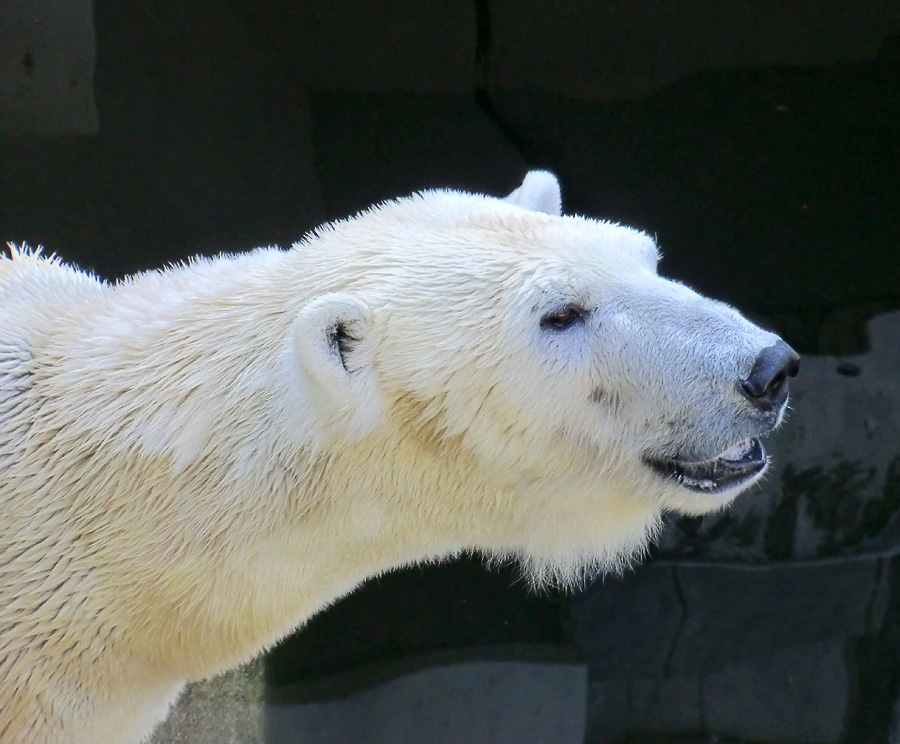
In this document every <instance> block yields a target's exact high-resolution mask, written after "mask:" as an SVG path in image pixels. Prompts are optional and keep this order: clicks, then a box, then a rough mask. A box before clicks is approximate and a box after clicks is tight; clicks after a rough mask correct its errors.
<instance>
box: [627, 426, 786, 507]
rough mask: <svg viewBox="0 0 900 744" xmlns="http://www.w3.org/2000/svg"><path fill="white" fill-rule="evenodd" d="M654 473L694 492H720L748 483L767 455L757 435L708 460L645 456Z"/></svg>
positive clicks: (762, 466) (766, 459) (767, 460)
mask: <svg viewBox="0 0 900 744" xmlns="http://www.w3.org/2000/svg"><path fill="white" fill-rule="evenodd" d="M644 462H645V463H646V464H647V465H648V466H649V467H650V468H651V469H652V470H653V471H655V472H656V473H657V474H658V475H660V476H662V477H663V478H665V479H666V480H669V481H674V482H675V483H677V484H678V485H679V486H681V487H682V488H684V489H686V490H688V491H693V492H695V493H704V494H720V493H726V492H728V491H734V490H735V489H739V488H742V487H744V486H746V485H749V483H750V482H751V481H753V480H754V479H755V478H757V477H758V476H759V475H761V474H762V472H763V471H764V470H765V469H766V467H767V465H768V464H769V458H768V455H767V454H766V451H765V449H764V448H763V446H762V444H761V443H760V441H759V439H756V438H755V437H753V438H751V439H745V440H743V441H741V442H738V443H737V444H735V445H733V446H732V447H729V448H728V449H726V450H723V451H722V452H720V453H719V454H718V455H716V456H715V457H713V458H712V459H710V460H700V461H692V460H681V459H679V458H677V457H674V458H661V457H650V456H648V457H645V458H644Z"/></svg>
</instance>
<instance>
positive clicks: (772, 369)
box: [741, 339, 800, 411]
mask: <svg viewBox="0 0 900 744" xmlns="http://www.w3.org/2000/svg"><path fill="white" fill-rule="evenodd" d="M799 371H800V355H799V354H798V353H797V352H796V351H794V350H793V349H792V348H791V347H790V346H788V345H787V344H786V343H785V342H784V341H782V340H781V339H779V340H778V341H777V342H775V344H774V345H772V346H767V347H766V348H765V349H763V350H762V351H761V352H759V356H758V357H756V361H755V362H754V363H753V369H751V370H750V376H749V377H748V378H747V379H746V380H742V381H741V390H742V391H743V393H744V395H746V396H747V399H748V400H749V401H750V402H751V403H753V405H755V406H756V407H757V408H759V409H760V410H761V411H773V410H775V409H777V408H780V407H781V406H782V405H784V402H785V400H787V394H788V378H789V377H796V376H797V372H799Z"/></svg>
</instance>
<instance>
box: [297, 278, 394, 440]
mask: <svg viewBox="0 0 900 744" xmlns="http://www.w3.org/2000/svg"><path fill="white" fill-rule="evenodd" d="M371 320H372V314H371V311H370V310H369V307H368V306H367V305H366V304H365V303H364V302H362V301H361V300H359V299H358V298H356V297H353V296H352V295H349V294H345V293H337V292H330V293H328V294H325V295H321V296H319V297H317V298H315V299H314V300H312V301H310V302H309V303H308V304H307V305H305V306H304V307H303V308H302V309H301V310H300V313H299V314H298V315H297V319H296V321H295V322H294V326H293V328H292V329H291V350H292V352H293V356H294V359H295V362H296V364H297V366H298V367H299V370H298V371H299V373H300V379H299V380H298V387H299V390H300V393H301V398H302V399H303V400H304V402H305V403H306V406H305V407H306V408H308V409H310V410H309V411H308V413H310V414H312V415H313V416H315V417H316V419H317V420H316V421H314V422H310V423H313V424H314V426H315V428H317V429H319V430H321V427H324V428H325V429H328V430H331V433H332V434H338V435H340V436H343V437H344V438H346V439H358V438H360V437H363V436H365V435H366V434H368V433H369V432H370V431H371V430H372V429H373V428H375V426H376V425H377V424H378V421H379V420H380V418H381V410H382V406H381V391H380V388H379V385H378V379H377V375H376V374H375V369H374V364H373V362H374V357H375V350H374V346H373V343H372V341H373V339H372V338H371V334H370V333H369V331H370V328H371Z"/></svg>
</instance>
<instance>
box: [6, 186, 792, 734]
mask: <svg viewBox="0 0 900 744" xmlns="http://www.w3.org/2000/svg"><path fill="white" fill-rule="evenodd" d="M10 253H11V256H10V257H8V258H3V259H2V260H0V471H2V479H0V574H2V580H0V679H2V680H3V684H2V685H0V742H2V744H26V742H27V744H87V743H88V742H90V743H91V744H93V743H94V742H98V741H104V742H116V743H120V744H127V743H129V742H139V741H141V740H143V739H145V738H146V736H147V735H148V734H149V732H151V730H152V728H153V726H154V724H155V723H156V722H157V721H159V720H160V719H161V718H162V717H163V716H164V715H165V713H166V710H167V708H168V706H169V705H170V703H171V702H172V701H173V700H174V699H175V698H176V697H177V695H178V693H179V691H180V689H181V688H182V686H183V685H184V683H185V681H187V680H192V679H199V678H204V677H209V676H211V675H215V674H217V673H218V672H220V671H222V670H225V669H227V668H229V667H231V666H233V665H236V664H238V663H240V662H242V661H245V660H247V659H249V658H251V657H252V656H254V655H256V654H258V653H259V652H260V651H261V650H263V649H265V648H266V647H267V646H269V645H270V644H273V643H274V642H276V641H277V640H278V639H279V638H281V637H282V636H284V635H285V634H287V633H288V632H290V631H291V630H293V629H295V628H297V627H298V626H299V625H300V624H302V623H303V622H304V621H305V620H306V619H307V618H309V617H310V616H311V615H312V614H314V613H315V612H317V611H318V610H321V609H322V608H323V607H325V606H326V605H328V604H329V603H330V602H333V601H334V600H335V599H336V598H338V597H340V596H341V595H343V594H345V593H347V592H349V591H350V590H352V589H353V588H354V587H355V586H357V585H358V584H359V583H360V582H362V581H363V580H364V579H366V578H367V577H370V576H372V575H375V574H378V573H381V572H384V571H389V570H391V569H393V568H396V567H398V566H403V565H407V564H411V563H414V562H417V561H423V560H435V559H441V558H445V557H447V556H452V555H454V554H458V553H460V552H461V551H470V550H475V551H480V552H482V553H484V554H486V555H488V556H492V557H496V556H499V557H501V558H508V557H510V558H515V559H518V560H520V561H521V563H522V565H523V566H524V570H525V572H526V574H527V575H528V576H529V577H530V578H531V579H532V580H533V581H535V582H541V581H550V582H557V583H562V584H566V583H570V582H572V581H574V580H576V579H577V577H578V576H579V575H580V573H581V572H582V571H584V570H585V569H587V570H604V569H610V568H615V567H618V566H620V565H622V563H623V561H627V560H628V559H629V558H630V557H631V556H634V555H635V554H638V553H640V551H641V550H642V549H643V548H644V546H645V545H646V544H647V542H648V540H649V539H651V537H652V535H653V533H654V531H655V530H656V528H657V526H658V525H659V522H660V515H661V514H662V513H663V512H664V511H666V510H672V511H676V512H683V513H688V514H701V513H704V512H708V511H712V510H717V509H721V508H722V507H723V506H725V505H726V504H727V503H729V502H730V501H731V500H732V499H733V498H734V497H735V496H736V495H737V494H738V493H739V492H740V491H742V490H744V489H746V488H747V487H748V486H749V485H750V484H752V483H753V482H755V481H756V480H757V479H758V478H759V477H760V476H761V474H762V473H763V472H764V470H765V469H766V462H767V458H766V454H765V452H764V450H763V447H762V445H761V444H760V442H759V439H758V437H760V436H762V435H764V434H766V433H768V432H769V431H771V430H772V429H773V428H774V427H776V426H777V425H778V424H779V423H780V421H781V419H782V416H783V412H784V410H785V406H786V401H787V394H788V378H789V377H790V376H792V375H794V374H795V373H796V371H797V363H798V357H797V355H796V354H795V353H794V352H793V351H792V350H791V349H790V347H788V346H787V344H785V343H784V342H783V341H781V340H780V339H779V338H778V337H777V336H775V335H774V334H772V333H769V332H767V331H764V330H761V329H760V328H758V327H756V326H754V325H753V324H751V323H750V322H748V321H747V320H745V319H744V318H743V317H742V316H741V315H740V314H739V313H738V312H737V311H735V310H733V309H732V308H730V307H728V306H726V305H724V304H722V303H720V302H716V301H713V300H709V299H706V298H704V297H701V296H699V295H698V294H696V293H694V292H693V291H691V290H690V289H688V288H687V287H685V286H683V285H681V284H678V283H676V282H672V281H668V280H666V279H663V278H661V277H660V276H659V275H658V274H657V270H656V269H657V260H658V253H657V248H656V246H655V244H654V241H653V240H652V239H651V238H650V237H648V236H647V235H645V234H643V233H641V232H638V231H636V230H633V229H630V228H628V227H623V226H620V225H617V224H612V223H609V222H601V221H596V220H593V219H587V218H583V217H574V216H561V214H560V198H559V186H558V184H557V181H556V179H555V178H554V177H553V176H552V175H550V174H548V173H545V172H533V173H531V174H529V175H528V176H527V177H526V178H525V181H524V182H523V184H522V185H521V186H520V187H519V188H518V189H517V190H516V191H514V192H513V193H512V194H510V195H509V197H507V199H506V200H503V199H498V198H491V197H488V196H482V195H473V194H465V193H459V192H453V191H431V192H425V193H420V194H417V195H414V196H411V197H408V198H403V199H399V200H396V201H391V202H387V203H384V204H381V205H379V206H377V207H374V208H372V209H369V210H368V211H366V212H363V213H362V214H360V215H358V216H356V217H353V218H351V219H347V220H344V221H339V222H335V223H333V224H330V225H327V226H325V227H322V228H320V229H318V230H317V231H316V232H315V233H314V234H311V235H309V236H308V237H307V238H306V239H305V240H303V241H302V242H301V243H299V244H297V245H295V246H294V247H293V249H292V250H289V251H281V250H277V249H260V250H256V251H254V252H251V253H246V254H243V255H234V256H221V257H218V258H215V259H211V260H210V259H196V260H193V261H191V262H190V263H188V264H186V265H182V266H177V267H172V268H169V269H167V270H165V271H161V272H150V273H146V274H141V275H139V276H135V277H133V278H130V279H128V280H127V281H123V282H120V283H117V284H114V285H108V284H105V283H103V282H101V281H98V280H97V279H96V278H94V277H92V276H89V275H87V274H85V273H83V272H80V271H78V270H77V269H74V268H70V267H68V266H65V265H63V264H62V263H61V262H60V261H58V260H57V259H55V258H53V257H45V256H43V255H41V254H40V251H37V252H33V251H28V250H26V249H24V248H17V247H15V246H11V248H10Z"/></svg>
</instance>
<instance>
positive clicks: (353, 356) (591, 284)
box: [291, 172, 798, 579]
mask: <svg viewBox="0 0 900 744" xmlns="http://www.w3.org/2000/svg"><path fill="white" fill-rule="evenodd" d="M300 250H302V251H306V252H307V253H308V254H309V255H308V256H307V261H308V262H309V263H310V264H311V265H310V268H309V270H310V274H311V275H313V276H316V277H318V278H319V281H320V284H319V289H320V290H321V291H319V292H318V293H317V295H316V296H315V297H314V298H313V299H311V300H310V301H309V302H308V303H307V304H306V305H305V306H304V307H303V308H302V309H301V310H300V312H299V315H298V321H297V324H296V326H295V328H294V331H293V339H294V343H293V352H292V357H291V358H292V363H293V364H295V365H296V366H298V367H299V368H300V369H301V370H302V371H303V374H302V380H303V381H304V382H303V385H302V386H301V387H302V389H303V390H306V391H307V393H308V394H307V395H306V396H305V398H304V404H303V408H304V410H305V411H306V415H307V416H308V420H309V421H311V422H313V423H312V425H311V426H312V428H311V429H310V430H309V431H308V434H309V437H310V438H318V439H319V441H320V444H319V446H320V447H322V448H332V449H333V448H335V447H338V448H340V447H354V448H356V449H355V452H356V454H355V455H354V457H355V458H356V459H365V461H366V462H367V463H368V467H374V468H376V469H378V470H379V471H380V473H381V475H380V477H381V478H382V480H384V479H385V478H387V480H388V481H390V482H391V483H393V484H396V483H398V482H403V483H406V482H407V480H406V474H407V473H409V472H410V471H417V470H424V469H428V468H430V469H431V470H432V471H435V472H437V471H439V473H440V478H435V477H434V472H432V473H431V474H430V475H429V474H426V473H420V474H419V475H418V476H417V478H418V480H417V479H416V478H412V482H414V483H416V484H418V485H415V486H411V487H409V488H410V490H411V491H414V492H415V494H414V496H413V497H411V498H414V499H416V500H418V502H420V503H421V504H422V505H423V506H422V510H421V514H420V515H419V516H418V517H416V519H421V520H424V521H428V520H431V519H433V520H435V521H436V522H439V521H440V520H442V519H446V520H448V523H449V522H452V521H453V520H454V519H455V520H456V522H455V523H456V524H458V525H459V534H458V535H457V537H456V542H455V543H454V542H452V541H449V542H448V547H450V548H453V547H456V548H458V549H465V548H470V547H471V548H481V549H484V550H487V551H488V552H491V553H495V554H503V555H507V554H516V555H519V556H521V557H523V558H524V559H525V562H526V564H527V565H529V566H530V568H531V569H532V573H533V575H535V576H537V577H539V578H540V577H544V578H546V577H547V576H552V577H554V578H558V579H559V578H562V579H568V578H571V575H572V574H573V573H574V572H576V571H577V569H578V568H579V567H582V566H584V565H585V564H587V565H601V566H603V567H609V566H610V565H614V564H616V563H617V562H618V561H620V559H621V558H622V557H623V556H626V555H629V554H631V553H633V552H634V551H635V550H639V549H640V548H641V546H643V545H645V544H646V540H647V539H648V536H649V535H650V534H651V533H652V532H653V530H654V528H655V526H656V525H657V524H658V521H659V516H660V515H661V513H662V512H664V511H666V510H673V511H676V512H681V513H688V514H701V513H704V512H709V511H713V510H717V509H721V508H722V507H723V506H725V505H727V504H728V503H729V502H730V501H731V500H732V499H733V498H734V497H735V496H736V495H737V494H738V493H740V492H741V491H743V490H745V489H746V488H747V487H748V486H750V485H751V484H752V483H754V482H755V481H757V480H758V479H759V478H760V476H761V475H762V474H763V473H764V472H765V469H766V466H767V456H766V454H765V451H764V448H763V446H762V444H761V443H760V441H759V439H758V437H760V436H762V435H765V434H766V433H768V432H769V431H771V430H772V429H773V428H775V427H776V426H777V425H778V424H779V423H780V422H781V420H782V416H783V413H784V410H785V407H786V403H787V392H788V390H787V388H788V378H789V377H791V376H793V375H794V374H796V372H797V365H798V357H797V355H796V354H795V353H794V352H793V350H791V349H790V347H788V346H787V344H785V343H784V342H783V341H782V340H780V339H779V338H778V337H777V336H776V335H774V334H772V333H770V332H768V331H765V330H762V329H760V328H758V327H757V326H755V325H753V324H752V323H750V322H749V321H747V320H746V319H745V318H743V317H742V316H741V315H740V314H739V313H738V312H737V311H736V310H734V309H733V308H731V307H729V306H728V305H725V304H723V303H721V302H717V301H715V300H711V299H707V298H706V297H703V296H700V295H699V294H697V293H696V292H694V291H692V290H691V289H689V288H688V287H686V286H684V285H683V284H680V283H678V282H675V281H671V280H669V279H665V278H663V277H661V276H659V274H658V273H657V263H658V260H659V254H658V251H657V247H656V245H655V243H654V241H653V239H652V238H651V237H649V236H648V235H646V234H644V233H642V232H639V231H637V230H634V229H631V228H629V227H624V226H621V225H618V224H614V223H611V222H603V221H598V220H593V219H588V218H584V217H575V216H563V215H561V214H560V196H559V186H558V184H557V182H556V179H555V178H554V177H553V176H552V175H551V174H549V173H546V172H532V173H530V174H529V175H528V176H527V177H526V179H525V181H524V183H523V184H522V185H521V187H519V188H518V189H517V190H516V191H514V192H513V193H512V194H510V195H509V196H508V197H507V198H506V199H505V200H503V199H496V198H491V197H486V196H477V195H470V194H461V193H457V192H449V191H434V192H425V193H423V194H419V195H416V196H413V197H410V198H406V199H401V200H397V201H394V202H388V203H386V204H383V205H381V206H379V207H376V208H374V209H373V210H370V211H369V212H366V213H363V214H362V215H360V216H358V217H356V218H353V219H351V220H348V221H345V222H341V223H336V224H334V225H332V226H330V227H329V228H327V229H325V230H324V231H320V232H319V233H318V234H317V236H316V239H315V240H313V241H311V243H310V244H309V245H307V246H303V247H301V248H300ZM310 391H314V394H313V393H312V392H310ZM301 397H302V396H301ZM323 432H327V435H325V436H324V438H323V435H322V433H323ZM360 449H361V450H363V451H365V453H366V454H364V455H360V454H359V452H360ZM395 458H396V459H395ZM385 471H387V472H388V474H387V475H386V474H385ZM425 484H429V485H425ZM444 486H446V490H444ZM435 491H439V492H440V493H434V492H435ZM432 500H437V501H436V502H433V501H432ZM445 527H446V525H445Z"/></svg>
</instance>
